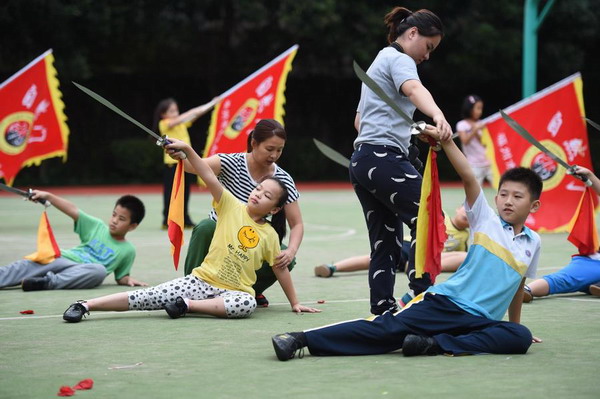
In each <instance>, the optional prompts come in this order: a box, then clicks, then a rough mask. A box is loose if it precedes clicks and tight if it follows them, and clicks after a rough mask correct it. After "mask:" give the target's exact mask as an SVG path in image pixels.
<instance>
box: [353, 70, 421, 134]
mask: <svg viewBox="0 0 600 399" xmlns="http://www.w3.org/2000/svg"><path fill="white" fill-rule="evenodd" d="M353 66H354V73H355V74H356V76H358V78H359V79H360V80H361V82H363V83H364V84H365V85H366V86H367V87H368V88H369V89H371V91H373V93H375V94H377V96H378V97H379V98H381V99H382V100H383V102H385V103H386V104H387V105H388V106H389V107H390V108H391V109H393V110H394V111H396V113H397V114H398V115H400V117H401V118H402V119H404V120H405V121H406V122H408V124H409V125H411V127H412V126H414V127H415V128H416V129H417V130H418V131H419V132H422V131H423V129H422V128H421V126H419V125H417V124H416V123H415V121H413V120H412V118H411V117H410V116H408V115H407V114H406V112H404V111H402V109H401V108H400V107H399V106H398V104H396V103H395V102H394V100H392V99H391V98H390V97H389V96H388V95H387V94H386V93H385V92H384V91H383V89H382V88H381V87H380V86H379V85H378V84H377V82H375V81H374V80H373V79H371V78H370V77H369V75H367V73H366V72H365V71H363V70H362V68H361V67H360V66H359V65H358V64H357V63H356V61H354V64H353Z"/></svg>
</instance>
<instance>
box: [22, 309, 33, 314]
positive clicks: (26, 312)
mask: <svg viewBox="0 0 600 399" xmlns="http://www.w3.org/2000/svg"><path fill="white" fill-rule="evenodd" d="M19 313H21V314H33V313H34V312H33V310H21V311H20V312H19Z"/></svg>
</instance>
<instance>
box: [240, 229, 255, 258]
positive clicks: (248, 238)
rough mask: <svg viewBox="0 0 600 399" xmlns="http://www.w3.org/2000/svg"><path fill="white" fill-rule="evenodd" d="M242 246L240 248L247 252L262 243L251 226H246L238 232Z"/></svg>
mask: <svg viewBox="0 0 600 399" xmlns="http://www.w3.org/2000/svg"><path fill="white" fill-rule="evenodd" d="M237 238H238V240H239V241H240V245H239V247H238V248H240V249H241V250H243V251H244V252H246V251H247V250H248V249H252V248H255V247H256V246H257V245H258V242H259V241H260V239H259V237H258V234H257V233H256V230H254V229H253V228H252V227H250V226H244V227H242V228H241V229H240V231H238V235H237Z"/></svg>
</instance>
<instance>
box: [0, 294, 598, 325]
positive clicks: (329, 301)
mask: <svg viewBox="0 0 600 399" xmlns="http://www.w3.org/2000/svg"><path fill="white" fill-rule="evenodd" d="M547 299H549V298H547ZM553 299H558V300H560V299H562V300H566V301H578V302H590V303H592V302H595V303H600V300H599V299H597V298H589V299H586V298H568V297H564V296H554V297H553ZM324 301H325V302H323V303H319V301H306V302H302V304H303V305H326V304H329V303H353V302H369V299H367V298H359V299H337V300H336V299H334V300H324ZM271 306H290V304H289V303H288V302H276V303H269V307H271ZM141 312H145V313H152V312H164V310H162V309H159V310H128V311H125V312H112V311H111V312H107V311H95V312H92V313H93V315H94V318H96V316H100V317H101V316H102V315H111V316H114V315H130V314H131V313H135V314H139V313H141ZM57 317H62V314H59V315H47V316H30V315H23V316H21V317H18V316H17V317H0V321H11V320H37V319H51V318H57ZM357 320H358V319H357Z"/></svg>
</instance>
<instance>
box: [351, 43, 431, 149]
mask: <svg viewBox="0 0 600 399" xmlns="http://www.w3.org/2000/svg"><path fill="white" fill-rule="evenodd" d="M367 74H368V75H369V77H370V78H371V79H373V80H374V81H375V82H376V83H377V84H378V85H379V87H381V88H382V89H383V91H384V92H385V93H386V94H387V95H388V96H389V97H390V98H391V99H392V100H393V101H394V102H395V103H396V104H398V106H400V108H401V109H402V110H403V111H404V112H405V113H406V114H407V115H408V116H410V117H411V118H412V115H413V114H414V112H415V109H416V107H415V106H414V105H413V103H412V102H410V100H409V99H408V97H406V96H404V95H403V94H402V93H401V92H400V86H402V84H403V83H404V82H406V81H407V80H412V79H414V80H420V79H419V75H418V73H417V64H415V61H414V60H413V59H412V58H411V57H410V56H408V55H406V54H404V53H401V52H399V51H398V50H396V49H394V48H393V47H386V48H384V49H383V50H381V51H380V52H379V54H377V57H375V60H374V61H373V63H372V64H371V66H370V67H369V69H368V70H367ZM357 112H359V113H360V132H359V134H358V137H357V138H356V140H355V141H354V148H357V147H358V145H359V144H362V143H368V144H374V145H389V146H393V147H399V148H400V149H401V150H402V151H403V152H404V153H405V154H407V153H408V146H409V145H410V124H408V122H406V121H405V120H404V119H402V117H401V116H400V115H398V113H396V111H394V110H393V109H392V108H390V107H389V106H388V105H387V104H386V103H385V102H383V100H382V99H380V98H379V96H377V94H375V93H374V92H373V91H371V90H370V89H369V88H368V87H367V86H366V85H365V84H364V83H363V85H362V87H361V92H360V101H359V103H358V110H357Z"/></svg>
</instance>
